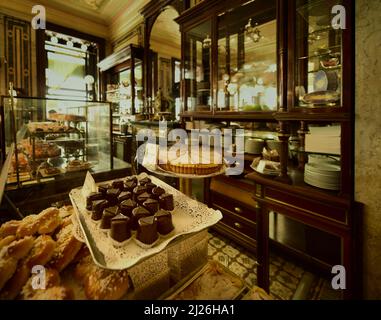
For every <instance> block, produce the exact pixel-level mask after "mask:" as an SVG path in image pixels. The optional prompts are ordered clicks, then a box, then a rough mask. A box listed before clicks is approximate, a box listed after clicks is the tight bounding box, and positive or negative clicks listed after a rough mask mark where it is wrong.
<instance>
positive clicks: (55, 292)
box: [30, 286, 74, 300]
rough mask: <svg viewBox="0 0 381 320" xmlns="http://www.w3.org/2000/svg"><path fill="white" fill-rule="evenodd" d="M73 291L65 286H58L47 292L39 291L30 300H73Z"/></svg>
mask: <svg viewBox="0 0 381 320" xmlns="http://www.w3.org/2000/svg"><path fill="white" fill-rule="evenodd" d="M73 299H74V293H73V290H72V289H70V288H68V287H65V286H57V287H52V288H48V289H46V290H37V291H36V293H35V294H34V295H32V296H31V297H30V300H73Z"/></svg>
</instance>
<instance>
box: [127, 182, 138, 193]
mask: <svg viewBox="0 0 381 320" xmlns="http://www.w3.org/2000/svg"><path fill="white" fill-rule="evenodd" d="M137 185H138V183H137V182H136V181H135V180H131V181H125V182H124V191H130V192H132V190H134V188H135V187H136V186H137Z"/></svg>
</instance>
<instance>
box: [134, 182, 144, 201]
mask: <svg viewBox="0 0 381 320" xmlns="http://www.w3.org/2000/svg"><path fill="white" fill-rule="evenodd" d="M146 191H147V188H146V187H145V186H137V187H135V188H134V190H133V192H132V199H134V200H135V201H137V199H138V196H139V195H141V194H142V193H144V192H146Z"/></svg>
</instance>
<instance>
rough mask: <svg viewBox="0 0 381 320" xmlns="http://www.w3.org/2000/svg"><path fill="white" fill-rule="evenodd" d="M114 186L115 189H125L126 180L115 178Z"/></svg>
mask: <svg viewBox="0 0 381 320" xmlns="http://www.w3.org/2000/svg"><path fill="white" fill-rule="evenodd" d="M112 187H113V188H115V189H119V190H120V191H123V189H124V182H123V180H114V181H113V182H112Z"/></svg>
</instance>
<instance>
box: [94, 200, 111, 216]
mask: <svg viewBox="0 0 381 320" xmlns="http://www.w3.org/2000/svg"><path fill="white" fill-rule="evenodd" d="M108 206H109V203H108V201H106V200H95V201H93V211H92V214H91V219H93V220H95V221H98V220H100V219H102V214H103V210H104V209H106V208H107V207H108Z"/></svg>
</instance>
